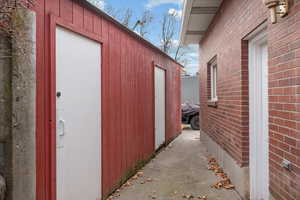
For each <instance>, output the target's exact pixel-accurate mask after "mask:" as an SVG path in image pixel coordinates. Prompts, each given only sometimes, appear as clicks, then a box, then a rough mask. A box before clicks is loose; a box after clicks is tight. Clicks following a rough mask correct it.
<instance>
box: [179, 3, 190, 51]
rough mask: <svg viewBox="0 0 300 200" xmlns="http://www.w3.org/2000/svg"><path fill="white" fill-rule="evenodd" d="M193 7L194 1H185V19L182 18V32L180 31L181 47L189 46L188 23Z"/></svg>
mask: <svg viewBox="0 0 300 200" xmlns="http://www.w3.org/2000/svg"><path fill="white" fill-rule="evenodd" d="M192 5H193V0H192V1H188V0H184V6H183V17H182V21H181V28H180V29H181V31H180V44H181V45H187V44H186V38H185V33H186V31H187V27H188V22H189V18H190V15H189V13H190V11H191V9H192Z"/></svg>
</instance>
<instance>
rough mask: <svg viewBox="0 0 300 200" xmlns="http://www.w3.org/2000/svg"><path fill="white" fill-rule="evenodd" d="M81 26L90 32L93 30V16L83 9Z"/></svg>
mask: <svg viewBox="0 0 300 200" xmlns="http://www.w3.org/2000/svg"><path fill="white" fill-rule="evenodd" d="M83 20H84V21H83V24H84V29H85V30H87V31H90V32H93V29H94V24H93V23H94V21H93V14H92V12H91V11H90V10H88V9H84V10H83Z"/></svg>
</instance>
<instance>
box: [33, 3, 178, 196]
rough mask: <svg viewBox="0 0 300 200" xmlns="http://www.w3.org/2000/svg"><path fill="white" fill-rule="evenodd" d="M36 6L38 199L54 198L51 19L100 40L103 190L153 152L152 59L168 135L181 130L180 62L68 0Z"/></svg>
mask: <svg viewBox="0 0 300 200" xmlns="http://www.w3.org/2000/svg"><path fill="white" fill-rule="evenodd" d="M35 10H36V13H37V199H38V200H54V199H55V169H54V166H55V151H54V150H55V148H53V141H55V140H53V136H51V135H52V134H53V132H51V131H53V127H54V125H53V118H52V117H51V116H53V114H54V112H55V105H53V103H52V104H51V102H53V100H51V96H53V94H52V93H53V91H54V90H53V89H54V87H55V84H54V83H53V84H51V81H53V80H55V77H53V66H52V65H51V63H54V61H55V60H54V58H51V55H52V56H53V55H55V54H54V53H53V52H54V51H53V50H51V48H50V46H51V47H52V46H53V47H55V42H54V39H53V38H54V36H53V35H54V34H53V33H54V32H53V31H54V27H55V26H52V25H51V26H50V19H55V20H58V21H59V24H60V25H63V26H66V27H68V28H71V29H72V30H74V31H75V32H78V33H80V34H83V35H86V36H88V37H92V38H94V39H96V40H98V41H101V43H102V116H103V117H102V165H103V166H102V174H103V175H102V187H103V188H102V189H103V195H104V196H105V195H107V194H108V193H109V192H110V190H111V189H112V188H113V187H114V186H115V185H116V184H117V183H118V182H119V180H120V178H121V177H122V176H124V175H125V174H126V172H128V170H129V169H131V168H133V167H134V166H135V164H136V163H137V162H138V161H141V160H144V159H148V158H149V157H150V155H151V154H152V153H153V152H154V98H153V96H154V88H153V87H154V82H153V76H154V73H153V72H154V71H153V69H154V63H155V64H158V65H160V66H163V67H164V68H165V69H166V70H167V94H166V97H167V104H166V110H167V112H166V114H167V116H166V118H167V120H166V122H167V124H166V139H167V141H170V140H171V139H173V138H174V137H176V136H177V135H178V134H179V133H180V130H181V127H180V66H179V65H178V64H177V63H175V62H174V61H172V60H171V59H170V58H168V57H167V56H165V55H163V54H161V53H160V52H159V51H157V50H156V49H154V48H152V47H151V46H149V45H148V44H146V43H145V42H144V41H141V40H140V39H137V38H136V37H134V36H132V35H131V34H129V33H128V32H126V31H124V30H123V29H121V28H119V27H118V26H117V25H115V24H114V23H112V22H110V21H108V20H106V18H105V17H102V16H101V15H99V14H97V13H94V12H93V11H91V10H89V9H87V8H85V7H83V6H81V5H80V4H78V3H75V2H73V1H71V0H51V1H46V0H37V2H36V9H35ZM51 16H52V17H51ZM53 16H54V17H53ZM51 23H52V22H51ZM51 59H52V60H51ZM51 69H52V70H51ZM51 88H52V89H51ZM51 120H52V121H51ZM51 141H52V142H51Z"/></svg>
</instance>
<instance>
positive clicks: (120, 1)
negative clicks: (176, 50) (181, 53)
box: [94, 0, 198, 74]
mask: <svg viewBox="0 0 300 200" xmlns="http://www.w3.org/2000/svg"><path fill="white" fill-rule="evenodd" d="M94 1H98V5H99V7H101V8H102V9H104V10H105V8H107V7H108V6H111V7H113V8H114V9H116V10H120V11H121V12H122V11H124V10H126V9H127V8H131V9H132V10H133V20H132V23H133V24H134V23H135V22H136V20H138V19H140V16H141V15H142V14H143V11H144V10H150V11H151V13H152V14H153V17H154V19H153V22H152V23H151V25H150V27H149V34H147V35H146V38H147V39H148V40H149V41H150V42H152V43H153V44H155V45H157V46H159V43H160V21H161V19H162V16H163V15H164V14H165V13H168V12H174V11H175V12H176V13H177V16H178V23H179V24H181V14H182V7H183V0H94ZM178 29H179V27H178ZM178 40H179V30H178V34H177V35H176V37H175V38H174V44H176V43H178ZM189 49H190V50H189V53H188V55H187V57H189V61H190V62H189V64H187V65H186V66H185V67H186V69H187V71H188V72H189V73H191V74H194V73H196V72H197V71H198V53H197V52H198V47H197V46H195V45H193V46H191V47H190V48H189Z"/></svg>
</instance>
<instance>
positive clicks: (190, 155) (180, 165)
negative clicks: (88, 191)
mask: <svg viewBox="0 0 300 200" xmlns="http://www.w3.org/2000/svg"><path fill="white" fill-rule="evenodd" d="M205 156H207V153H206V150H205V148H204V147H203V146H202V145H201V143H200V139H199V132H198V131H192V130H185V131H183V134H182V135H180V136H179V137H178V138H177V139H176V140H175V141H173V142H172V143H171V144H170V145H169V146H168V147H167V148H166V149H164V150H162V151H161V152H160V153H159V154H158V155H157V156H156V158H154V159H153V160H152V161H151V162H150V163H149V164H147V165H146V166H145V167H144V169H142V170H141V171H142V173H143V176H140V177H138V178H137V179H135V180H131V181H130V183H131V184H132V185H130V186H127V187H123V188H122V189H121V190H120V191H118V192H117V193H116V194H115V195H116V196H117V197H115V198H113V199H118V200H148V199H149V200H151V199H156V200H183V199H188V198H187V197H188V196H190V195H192V196H194V197H193V198H191V197H190V199H195V200H196V199H200V198H198V196H207V200H217V199H220V200H221V199H224V200H239V199H240V198H239V196H238V195H237V193H236V192H235V191H234V190H225V189H220V190H217V189H214V188H212V187H211V185H213V184H215V183H217V182H218V180H219V179H218V178H217V177H216V176H215V175H214V174H213V172H212V171H209V170H207V158H206V157H205ZM147 179H148V181H147ZM184 195H186V197H184Z"/></svg>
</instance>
